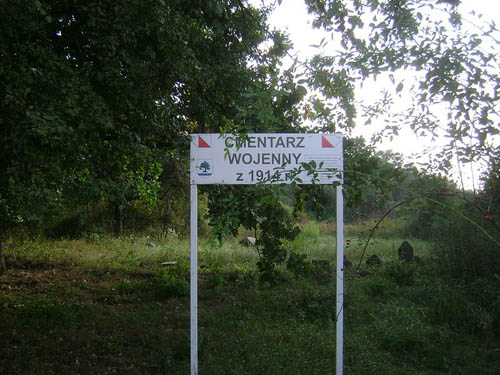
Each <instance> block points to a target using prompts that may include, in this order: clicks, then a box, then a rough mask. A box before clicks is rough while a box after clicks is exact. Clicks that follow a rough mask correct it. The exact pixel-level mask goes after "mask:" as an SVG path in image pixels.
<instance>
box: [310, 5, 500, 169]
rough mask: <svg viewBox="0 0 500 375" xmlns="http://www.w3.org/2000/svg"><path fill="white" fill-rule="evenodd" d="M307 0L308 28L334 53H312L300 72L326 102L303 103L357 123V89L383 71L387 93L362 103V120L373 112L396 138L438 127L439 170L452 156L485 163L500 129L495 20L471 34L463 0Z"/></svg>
mask: <svg viewBox="0 0 500 375" xmlns="http://www.w3.org/2000/svg"><path fill="white" fill-rule="evenodd" d="M305 2H306V4H307V6H308V11H309V12H310V13H311V14H312V15H314V17H315V20H314V23H313V25H314V26H315V27H318V28H323V29H324V30H325V32H327V33H330V34H331V39H332V40H333V41H334V42H336V41H338V48H337V49H336V52H335V53H334V54H331V55H329V54H328V53H327V52H325V53H323V54H322V55H318V56H315V57H314V58H313V59H311V61H310V62H309V66H308V70H307V71H306V79H307V81H308V84H309V85H310V87H313V88H314V89H316V90H318V91H319V92H320V93H321V95H322V96H323V98H325V99H326V101H322V100H321V98H320V97H313V98H312V104H311V105H310V108H311V109H312V110H315V114H316V117H317V118H318V122H319V123H320V124H321V125H322V126H323V128H325V129H329V130H337V129H349V128H352V127H353V126H355V124H356V116H357V114H358V110H359V108H360V107H356V106H355V102H356V97H355V94H356V90H355V87H356V86H357V85H360V84H362V83H364V82H365V81H367V80H370V79H376V78H380V76H384V77H387V80H388V82H391V81H392V83H393V88H392V90H391V89H390V88H386V90H385V92H384V95H383V97H382V98H381V99H380V101H377V102H375V103H373V104H365V106H364V107H363V112H364V114H365V116H366V117H367V118H368V119H367V124H370V123H372V122H374V121H375V120H376V118H377V117H382V118H384V119H385V120H386V121H387V126H386V128H385V130H384V132H383V133H382V134H381V136H391V137H392V136H393V135H397V133H398V131H399V129H400V128H401V127H403V126H407V127H409V128H411V129H412V130H413V131H414V132H415V133H416V134H418V135H422V134H427V135H430V136H435V135H437V134H440V130H439V128H440V127H441V128H444V134H442V133H443V132H441V135H444V136H446V137H447V139H448V144H447V146H446V147H445V148H444V149H443V150H442V151H441V152H440V153H439V155H438V156H437V157H438V167H439V169H440V170H442V171H445V172H446V171H447V170H448V169H449V168H450V166H451V162H452V160H455V158H457V159H458V160H459V163H464V162H471V161H478V160H482V161H483V162H484V163H486V164H487V165H490V164H489V163H490V161H489V158H488V155H491V154H495V153H497V152H498V144H499V143H498V139H499V138H498V135H499V134H500V129H499V127H498V120H499V117H498V115H499V96H498V90H499V88H500V77H499V74H498V65H499V63H500V62H499V60H498V53H497V48H498V44H499V42H498V41H497V40H496V39H495V37H494V35H493V33H494V32H495V31H497V29H496V26H495V24H494V23H492V24H491V25H487V26H485V27H484V28H481V27H478V26H477V25H474V27H476V28H478V31H479V33H471V32H470V31H468V30H470V28H466V27H465V26H464V24H465V21H464V19H463V17H462V15H460V14H459V13H458V6H459V4H460V0H398V1H393V0H384V1H374V0H305ZM476 22H477V20H476ZM332 50H335V48H332V47H331V46H329V48H328V49H327V50H326V49H325V51H332ZM403 73H405V74H403ZM402 95H405V98H406V99H407V100H409V101H410V102H411V105H409V106H408V107H404V109H403V110H401V108H398V106H399V103H400V102H397V99H398V97H400V96H402ZM394 107H396V108H394ZM443 114H444V115H443ZM326 116H327V117H326ZM443 117H444V118H443Z"/></svg>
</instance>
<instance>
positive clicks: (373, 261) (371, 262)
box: [366, 254, 382, 266]
mask: <svg viewBox="0 0 500 375" xmlns="http://www.w3.org/2000/svg"><path fill="white" fill-rule="evenodd" d="M366 264H367V265H368V266H380V265H381V264H382V260H380V258H379V256H378V255H375V254H373V255H371V256H369V257H368V259H367V260H366Z"/></svg>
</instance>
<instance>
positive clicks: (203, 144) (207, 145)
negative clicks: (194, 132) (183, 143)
mask: <svg viewBox="0 0 500 375" xmlns="http://www.w3.org/2000/svg"><path fill="white" fill-rule="evenodd" d="M198 147H208V148H210V145H209V144H208V143H207V142H205V140H204V139H203V138H201V137H200V136H198Z"/></svg>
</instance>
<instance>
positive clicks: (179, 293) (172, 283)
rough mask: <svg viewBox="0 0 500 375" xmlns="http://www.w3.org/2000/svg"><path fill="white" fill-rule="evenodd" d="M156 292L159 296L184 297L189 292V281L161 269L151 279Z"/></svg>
mask: <svg viewBox="0 0 500 375" xmlns="http://www.w3.org/2000/svg"><path fill="white" fill-rule="evenodd" d="M151 283H152V285H153V288H154V290H155V293H156V294H157V295H158V296H159V297H163V298H168V297H184V296H187V295H188V294H189V283H188V282H187V281H185V280H183V279H181V278H178V277H176V276H174V275H171V274H169V273H168V272H167V271H166V270H165V269H160V270H159V271H158V273H157V274H156V276H155V277H154V278H153V279H152V280H151Z"/></svg>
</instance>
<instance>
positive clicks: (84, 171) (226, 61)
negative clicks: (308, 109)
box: [0, 0, 286, 273]
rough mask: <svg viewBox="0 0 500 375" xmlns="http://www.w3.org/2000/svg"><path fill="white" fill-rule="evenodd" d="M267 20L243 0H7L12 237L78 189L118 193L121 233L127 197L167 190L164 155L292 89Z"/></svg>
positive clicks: (1, 178) (4, 113) (0, 56)
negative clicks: (283, 81) (284, 83)
mask: <svg viewBox="0 0 500 375" xmlns="http://www.w3.org/2000/svg"><path fill="white" fill-rule="evenodd" d="M265 17H266V10H265V9H264V10H262V11H259V10H256V9H254V8H252V7H250V6H245V5H244V4H243V3H242V2H241V1H239V0H217V1H210V2H206V1H199V0H187V1H184V0H173V1H168V2H165V1H162V0H147V1H143V0H131V1H122V0H117V1H112V2H102V1H97V0H91V1H81V0H36V1H28V0H19V1H18V0H3V1H2V12H1V15H0V23H1V24H2V33H1V35H0V139H1V142H2V144H1V147H0V244H1V243H2V240H3V238H4V236H5V234H6V233H7V232H8V231H9V230H10V229H11V228H14V227H16V226H18V225H20V224H23V223H27V222H40V221H42V220H43V218H44V217H45V216H46V214H47V213H48V212H49V211H50V210H52V209H54V207H58V206H61V205H63V204H64V202H65V201H67V200H68V199H71V200H76V201H80V202H82V203H83V202H92V201H99V200H105V201H107V202H108V203H109V204H111V205H112V206H114V207H115V213H116V214H115V231H116V234H118V235H119V234H120V232H121V230H122V226H123V224H122V223H123V221H122V220H123V215H122V213H123V209H124V207H127V205H129V204H130V202H131V201H133V200H135V199H138V198H141V199H145V200H147V201H150V202H151V203H153V202H154V201H155V200H156V198H157V194H158V191H159V188H160V184H159V181H160V175H161V172H162V170H164V169H165V168H168V162H169V160H171V158H165V157H164V155H167V154H168V155H172V154H175V155H178V158H182V157H183V155H186V154H187V152H188V149H189V147H188V146H189V137H188V134H189V133H190V132H193V131H202V132H203V131H226V130H232V129H234V128H235V127H236V126H239V125H241V123H242V122H244V121H245V119H248V118H249V115H250V114H251V113H254V112H248V111H245V110H242V108H243V106H244V103H246V102H250V101H255V100H260V99H259V98H260V97H261V96H264V97H265V95H267V94H263V92H265V91H269V90H270V89H271V88H278V91H279V87H278V86H279V82H278V80H277V79H275V77H276V72H277V71H278V70H277V68H276V64H277V62H278V61H279V56H280V55H282V54H283V51H282V49H281V47H276V46H275V44H273V43H270V44H269V45H268V46H264V45H262V43H263V42H264V41H266V40H268V39H271V41H272V40H273V39H280V38H281V39H280V40H282V39H283V38H282V37H281V34H280V33H264V32H263V29H264V28H265V26H264V25H265ZM270 77H273V78H272V80H270V79H269V78H270ZM283 91H286V90H285V89H284V90H283ZM256 98H257V99H256ZM268 98H271V99H272V100H274V98H276V95H271V96H268ZM280 98H281V101H284V100H285V99H286V98H285V96H284V95H281V97H280ZM281 101H278V102H277V103H273V105H272V106H271V105H270V103H266V104H265V105H268V106H269V108H275V109H276V112H275V113H272V115H273V116H284V114H285V112H286V108H284V109H280V108H279V107H278V105H279V104H280V103H281ZM278 112H279V113H278ZM238 116H239V117H238ZM235 118H239V119H240V120H239V123H238V124H235V122H234V119H235ZM262 121H264V119H263V120H262ZM178 158H175V159H178ZM1 249H2V246H0V259H2V262H1V263H0V266H1V267H0V273H1V272H3V271H4V270H5V263H4V262H3V252H2V251H1Z"/></svg>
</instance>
